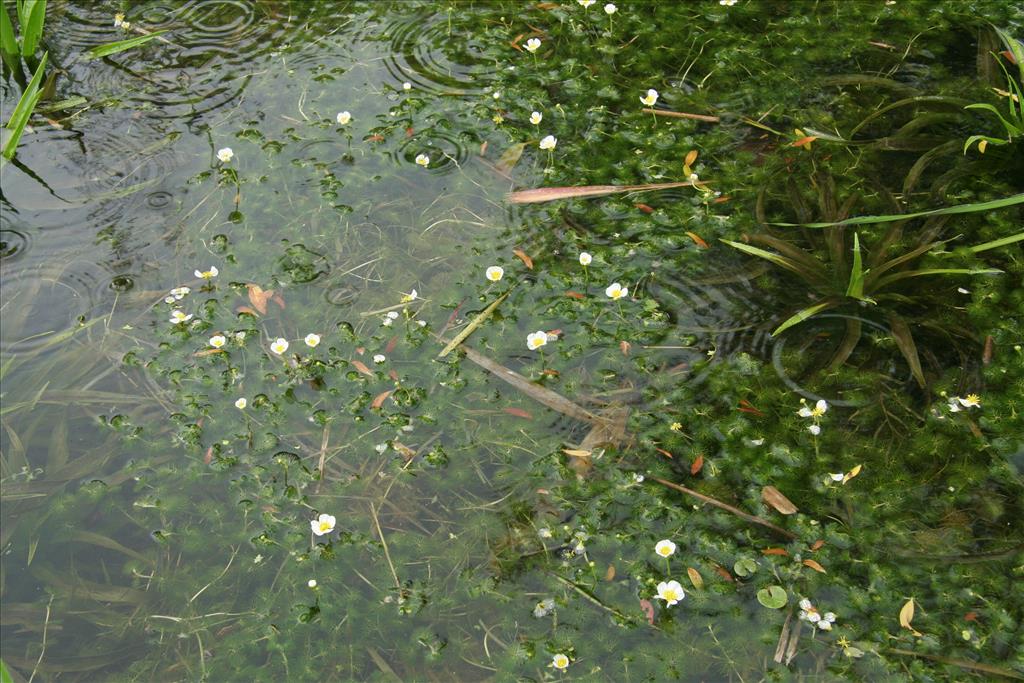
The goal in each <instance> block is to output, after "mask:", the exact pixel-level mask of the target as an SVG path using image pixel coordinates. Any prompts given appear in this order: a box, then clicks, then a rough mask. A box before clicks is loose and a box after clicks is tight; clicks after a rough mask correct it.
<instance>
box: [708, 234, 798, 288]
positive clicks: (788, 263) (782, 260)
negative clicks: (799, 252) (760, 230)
mask: <svg viewBox="0 0 1024 683" xmlns="http://www.w3.org/2000/svg"><path fill="white" fill-rule="evenodd" d="M721 241H722V242H724V243H726V244H728V245H729V246H730V247H733V248H734V249H739V250H740V251H742V252H744V253H746V254H750V255H751V256H757V257H758V258H763V259H765V260H766V261H771V262H772V263H774V264H775V265H777V266H779V267H780V268H785V269H786V270H791V271H793V272H794V273H796V274H797V275H799V276H801V277H802V278H804V279H805V280H810V281H814V280H816V279H818V274H817V273H815V272H813V271H811V270H810V269H808V268H806V267H804V266H802V265H800V264H799V263H797V262H796V261H794V260H792V259H788V258H786V257H785V256H780V255H779V254H775V253H773V252H770V251H765V250H764V249H758V248H757V247H752V246H750V245H749V244H743V243H742V242H733V241H731V240H721Z"/></svg>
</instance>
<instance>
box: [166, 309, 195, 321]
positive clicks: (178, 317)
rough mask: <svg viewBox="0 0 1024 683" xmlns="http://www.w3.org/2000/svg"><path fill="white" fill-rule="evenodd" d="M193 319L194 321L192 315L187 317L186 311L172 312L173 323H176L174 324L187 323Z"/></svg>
mask: <svg viewBox="0 0 1024 683" xmlns="http://www.w3.org/2000/svg"><path fill="white" fill-rule="evenodd" d="M191 319H192V314H191V313H189V314H188V315H185V312H184V311H179V310H177V309H175V310H173V311H171V322H172V323H174V324H178V323H187V322H188V321H189V320H191Z"/></svg>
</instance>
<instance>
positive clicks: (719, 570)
mask: <svg viewBox="0 0 1024 683" xmlns="http://www.w3.org/2000/svg"><path fill="white" fill-rule="evenodd" d="M711 568H712V569H714V570H715V572H716V573H717V574H718V575H719V576H721V577H722V578H723V579H725V580H726V581H735V580H736V579H734V578H732V574H730V573H729V570H727V569H725V568H724V567H722V566H720V565H717V564H715V565H711Z"/></svg>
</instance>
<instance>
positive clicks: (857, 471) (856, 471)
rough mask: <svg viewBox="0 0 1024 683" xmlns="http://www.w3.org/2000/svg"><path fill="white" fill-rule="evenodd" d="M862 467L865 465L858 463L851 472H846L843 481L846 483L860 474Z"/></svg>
mask: <svg viewBox="0 0 1024 683" xmlns="http://www.w3.org/2000/svg"><path fill="white" fill-rule="evenodd" d="M862 467H863V465H857V466H856V467H854V468H853V469H852V470H850V471H849V472H847V473H846V474H845V475H844V476H843V483H844V484H845V483H846V482H848V481H850V480H851V479H853V478H854V477H856V476H857V475H858V474H860V471H861V468H862Z"/></svg>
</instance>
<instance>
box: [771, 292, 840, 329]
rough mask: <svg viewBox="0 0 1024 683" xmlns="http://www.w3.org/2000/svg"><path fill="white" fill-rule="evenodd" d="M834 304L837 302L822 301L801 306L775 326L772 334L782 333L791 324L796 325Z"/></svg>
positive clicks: (832, 306)
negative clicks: (804, 306) (805, 306)
mask: <svg viewBox="0 0 1024 683" xmlns="http://www.w3.org/2000/svg"><path fill="white" fill-rule="evenodd" d="M836 305H837V302H835V301H823V302H821V303H818V304H814V305H813V306H808V307H807V308H802V309H800V310H799V311H797V312H796V313H795V314H793V315H792V316H790V317H789V318H787V319H786V321H785V322H784V323H782V324H781V325H779V326H778V327H776V328H775V331H774V332H772V336H773V337H776V336H778V335H779V334H780V333H782V332H784V331H786V330H788V329H789V328H791V327H793V325H798V324H800V323H802V322H803V321H805V320H807V319H808V318H810V317H812V316H815V315H817V314H818V313H821V312H822V311H824V310H825V309H827V308H834V307H835V306H836Z"/></svg>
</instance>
